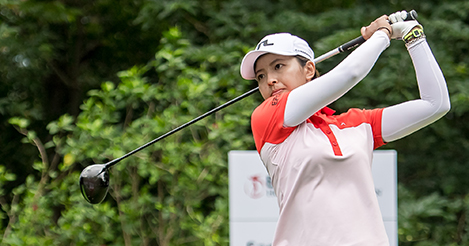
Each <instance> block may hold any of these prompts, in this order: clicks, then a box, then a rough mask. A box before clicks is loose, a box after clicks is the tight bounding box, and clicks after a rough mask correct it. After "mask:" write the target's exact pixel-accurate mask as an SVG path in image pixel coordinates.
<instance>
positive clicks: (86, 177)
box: [80, 10, 417, 204]
mask: <svg viewBox="0 0 469 246" xmlns="http://www.w3.org/2000/svg"><path fill="white" fill-rule="evenodd" d="M416 18H417V12H416V11H415V10H412V11H410V12H409V13H408V15H407V19H406V20H415V19H416ZM363 42H365V39H364V38H363V37H362V36H360V37H358V38H356V39H353V40H351V41H349V42H347V43H345V44H343V45H341V46H339V47H337V48H335V49H334V50H331V51H329V52H327V53H326V54H324V55H321V56H319V57H318V58H316V59H314V63H315V64H317V63H319V62H322V61H324V60H326V59H329V58H330V57H332V56H335V55H337V54H339V53H342V52H345V51H348V50H351V49H353V48H355V47H357V46H359V45H360V44H362V43H363ZM258 90H259V87H256V88H254V89H252V90H250V91H248V92H246V93H244V94H242V95H240V96H238V97H236V98H234V99H232V100H231V101H228V102H226V103H225V104H222V105H220V106H218V107H216V108H214V109H212V110H210V111H208V112H206V113H204V114H202V115H200V116H198V117H197V118H195V119H193V120H191V121H189V122H187V123H185V124H183V125H181V126H179V127H177V128H175V129H173V130H171V131H169V132H167V133H165V134H163V135H161V136H160V137H158V138H156V139H154V140H152V141H150V142H148V143H146V144H144V145H142V146H141V147H139V148H137V149H135V150H133V151H131V152H129V153H127V154H125V155H123V156H122V157H119V158H117V159H114V160H111V161H109V162H107V163H106V164H94V165H90V166H88V167H86V168H85V169H84V170H83V171H82V172H81V174H80V190H81V193H82V194H83V197H84V198H85V200H86V201H88V202H89V203H91V204H98V203H100V202H102V201H103V200H104V198H105V197H106V194H107V192H108V190H109V168H110V167H112V166H113V165H115V164H117V163H118V162H119V161H121V160H123V159H125V158H127V157H129V156H131V155H133V154H135V153H136V152H138V151H140V150H142V149H144V148H146V147H148V146H150V145H152V144H154V143H156V142H158V141H160V140H162V139H164V138H166V137H168V136H170V135H172V134H174V133H175V132H178V131H180V130H181V129H183V128H185V127H187V126H190V125H191V124H193V123H195V122H197V121H199V120H201V119H203V118H205V117H207V116H209V115H211V114H213V113H215V112H217V111H219V110H221V109H223V108H225V107H228V106H229V105H231V104H233V103H235V102H237V101H240V100H241V99H243V98H245V97H248V96H250V95H252V94H254V93H255V92H257V91H258Z"/></svg>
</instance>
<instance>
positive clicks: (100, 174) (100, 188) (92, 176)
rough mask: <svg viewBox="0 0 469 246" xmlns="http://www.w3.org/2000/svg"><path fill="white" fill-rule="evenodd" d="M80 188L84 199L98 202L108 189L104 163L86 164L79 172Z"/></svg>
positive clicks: (107, 173) (93, 202) (102, 198)
mask: <svg viewBox="0 0 469 246" xmlns="http://www.w3.org/2000/svg"><path fill="white" fill-rule="evenodd" d="M80 190H81V194H83V197H84V198H85V200H86V201H88V202H89V203H91V204H98V203H100V202H102V201H103V200H104V198H105V197H106V194H107V192H108V190H109V171H108V169H107V167H106V166H105V165H104V164H95V165H90V166H87V167H86V168H85V169H83V171H82V172H81V174H80Z"/></svg>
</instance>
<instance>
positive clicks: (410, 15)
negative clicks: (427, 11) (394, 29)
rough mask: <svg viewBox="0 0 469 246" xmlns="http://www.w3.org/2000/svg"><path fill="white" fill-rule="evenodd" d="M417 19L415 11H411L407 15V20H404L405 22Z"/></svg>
mask: <svg viewBox="0 0 469 246" xmlns="http://www.w3.org/2000/svg"><path fill="white" fill-rule="evenodd" d="M418 17H419V15H418V14H417V11H415V10H411V11H410V12H409V13H407V18H405V20H406V21H409V20H416V19H417V18H418Z"/></svg>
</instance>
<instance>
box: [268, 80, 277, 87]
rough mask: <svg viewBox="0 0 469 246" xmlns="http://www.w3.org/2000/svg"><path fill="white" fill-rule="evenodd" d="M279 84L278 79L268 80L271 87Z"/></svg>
mask: <svg viewBox="0 0 469 246" xmlns="http://www.w3.org/2000/svg"><path fill="white" fill-rule="evenodd" d="M277 82H278V81H277V79H276V78H269V79H268V80H267V84H268V85H270V86H272V85H274V84H276V83H277Z"/></svg>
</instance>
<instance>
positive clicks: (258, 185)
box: [244, 175, 265, 199]
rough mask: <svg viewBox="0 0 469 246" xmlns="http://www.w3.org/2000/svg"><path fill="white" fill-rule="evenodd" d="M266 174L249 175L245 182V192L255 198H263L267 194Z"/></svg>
mask: <svg viewBox="0 0 469 246" xmlns="http://www.w3.org/2000/svg"><path fill="white" fill-rule="evenodd" d="M263 177H264V175H253V176H251V177H248V181H246V183H244V192H245V193H246V195H248V196H249V197H251V198H253V199H258V198H261V197H262V196H264V195H265V180H264V179H263Z"/></svg>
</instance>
